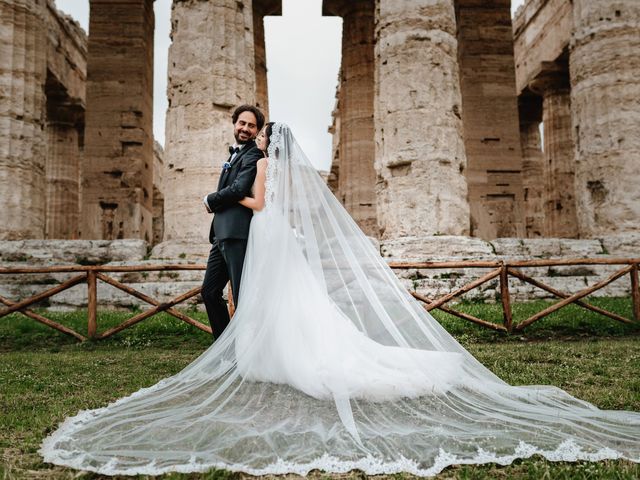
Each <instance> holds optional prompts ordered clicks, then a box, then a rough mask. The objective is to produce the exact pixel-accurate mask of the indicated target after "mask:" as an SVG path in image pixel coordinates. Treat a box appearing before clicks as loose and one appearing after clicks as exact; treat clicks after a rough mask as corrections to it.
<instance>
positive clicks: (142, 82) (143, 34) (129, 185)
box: [81, 0, 154, 241]
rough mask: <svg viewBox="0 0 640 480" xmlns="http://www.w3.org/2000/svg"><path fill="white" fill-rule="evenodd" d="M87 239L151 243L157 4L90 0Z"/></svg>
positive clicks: (83, 230)
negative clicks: (124, 239)
mask: <svg viewBox="0 0 640 480" xmlns="http://www.w3.org/2000/svg"><path fill="white" fill-rule="evenodd" d="M90 5H91V16H90V22H89V31H90V35H89V47H88V58H87V97H86V127H85V156H84V165H83V188H82V202H81V207H82V225H81V235H82V238H87V239H116V238H140V239H144V240H147V241H151V237H152V217H153V210H152V194H153V132H152V123H153V98H152V96H153V31H154V14H153V0H119V1H118V2H113V1H111V0H90Z"/></svg>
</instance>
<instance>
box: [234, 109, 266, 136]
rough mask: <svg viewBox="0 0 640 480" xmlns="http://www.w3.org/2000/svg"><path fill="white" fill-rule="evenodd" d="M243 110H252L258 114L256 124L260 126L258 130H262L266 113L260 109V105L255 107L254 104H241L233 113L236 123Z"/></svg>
mask: <svg viewBox="0 0 640 480" xmlns="http://www.w3.org/2000/svg"><path fill="white" fill-rule="evenodd" d="M242 112H251V113H253V114H254V115H255V116H256V126H257V127H258V131H260V130H262V127H263V126H264V114H263V113H262V112H261V111H260V109H259V108H258V107H254V106H253V105H240V106H239V107H238V108H236V109H235V110H234V111H233V115H231V121H232V122H233V124H235V123H236V122H237V121H238V117H239V116H240V114H241V113H242Z"/></svg>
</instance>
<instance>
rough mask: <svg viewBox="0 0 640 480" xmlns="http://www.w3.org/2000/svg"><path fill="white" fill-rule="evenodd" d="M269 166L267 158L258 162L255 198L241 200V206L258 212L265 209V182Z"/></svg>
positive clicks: (254, 187)
mask: <svg viewBox="0 0 640 480" xmlns="http://www.w3.org/2000/svg"><path fill="white" fill-rule="evenodd" d="M267 165H268V159H267V158H261V159H260V160H258V171H257V172H256V179H255V182H254V183H253V197H244V198H243V199H242V200H240V205H244V206H245V207H247V208H250V209H251V210H258V211H259V210H262V209H263V208H264V193H265V192H264V190H265V185H264V182H265V179H266V177H267Z"/></svg>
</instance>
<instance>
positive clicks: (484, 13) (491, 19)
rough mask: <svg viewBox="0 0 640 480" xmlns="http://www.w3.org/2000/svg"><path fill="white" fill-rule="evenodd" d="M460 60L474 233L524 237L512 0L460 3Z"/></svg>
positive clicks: (467, 1)
mask: <svg viewBox="0 0 640 480" xmlns="http://www.w3.org/2000/svg"><path fill="white" fill-rule="evenodd" d="M456 8H457V21H458V58H459V62H460V86H461V92H462V120H463V123H464V144H465V152H466V156H467V170H466V176H467V182H468V188H469V205H470V208H471V235H473V236H474V237H481V238H484V239H492V238H496V237H517V236H523V235H524V228H523V217H524V215H523V213H524V212H523V200H524V199H523V193H524V190H523V185H522V182H523V180H522V153H521V149H520V130H519V128H518V100H517V93H516V77H515V64H514V56H513V32H512V26H511V9H510V1H509V0H483V1H482V2H479V1H478V0H457V1H456Z"/></svg>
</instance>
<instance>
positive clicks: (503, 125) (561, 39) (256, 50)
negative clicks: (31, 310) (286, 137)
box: [0, 0, 640, 259]
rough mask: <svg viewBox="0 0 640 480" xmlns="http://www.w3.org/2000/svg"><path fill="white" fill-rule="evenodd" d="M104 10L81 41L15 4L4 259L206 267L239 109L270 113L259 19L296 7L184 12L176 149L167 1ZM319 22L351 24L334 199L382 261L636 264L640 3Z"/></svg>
mask: <svg viewBox="0 0 640 480" xmlns="http://www.w3.org/2000/svg"><path fill="white" fill-rule="evenodd" d="M90 6H91V15H90V28H89V30H90V35H89V36H87V35H86V34H85V32H84V31H83V30H82V29H81V28H80V27H79V26H78V25H77V23H75V22H74V21H73V20H71V19H70V18H69V17H68V16H65V15H64V14H62V13H61V12H59V11H57V10H56V8H55V5H54V2H53V0H0V59H1V62H2V69H1V70H0V128H1V129H0V191H1V192H2V198H3V200H4V205H3V207H4V208H2V209H0V240H38V239H65V240H70V239H85V240H117V239H136V240H142V241H146V242H147V244H148V245H155V248H154V251H153V252H154V253H153V255H154V256H155V257H158V258H174V259H175V258H177V257H178V255H179V252H182V253H181V254H180V258H184V256H183V254H184V252H187V256H189V254H191V253H193V252H195V255H199V256H203V255H205V254H206V250H207V247H206V233H207V231H208V224H209V217H205V216H204V214H203V211H202V208H201V205H200V202H199V199H200V198H201V197H202V196H203V195H204V193H206V192H208V191H210V190H211V188H212V186H213V185H216V183H217V173H218V172H217V171H216V169H215V168H214V163H213V162H214V159H218V158H224V155H225V154H224V151H225V148H226V143H227V142H228V139H229V138H230V137H231V125H230V122H229V113H230V111H231V109H232V108H233V107H234V106H236V105H237V104H239V103H244V102H246V103H254V104H256V105H258V106H260V107H261V108H263V109H264V110H265V112H268V101H267V98H268V97H267V76H266V72H267V65H266V54H265V41H264V26H263V21H262V19H263V17H264V16H267V15H281V13H282V12H281V8H282V7H281V1H279V0H253V1H251V0H174V1H173V6H172V41H173V42H172V45H171V47H170V50H169V71H168V77H169V79H168V80H169V81H168V91H167V94H168V100H169V108H168V111H167V118H166V143H165V145H164V150H163V148H162V147H161V146H159V145H157V144H156V145H154V140H153V134H152V113H153V112H152V110H153V98H152V83H153V48H154V45H153V32H154V14H153V0H119V1H117V2H113V1H109V0H90ZM323 15H330V16H340V17H341V18H342V19H343V39H342V66H341V71H340V78H339V86H338V89H337V95H336V104H335V109H334V114H333V125H331V126H330V131H331V132H332V133H333V138H334V141H333V163H332V166H331V172H329V174H328V183H329V185H330V187H331V188H332V190H333V191H334V193H335V194H336V196H337V197H338V198H339V199H340V200H341V202H342V203H343V204H344V205H345V207H346V208H347V210H348V211H349V212H350V213H351V215H352V216H353V217H354V219H355V220H356V221H357V222H358V224H359V225H360V226H361V227H362V228H363V230H365V231H366V232H367V234H368V235H370V236H372V237H375V238H377V239H379V241H380V244H381V252H382V253H383V254H384V255H387V256H390V257H395V258H407V257H415V258H417V257H420V258H424V257H425V256H426V255H430V254H431V253H434V252H435V253H439V254H440V256H447V255H448V256H455V255H463V256H464V255H466V256H467V257H469V258H478V257H483V256H487V255H493V254H500V253H497V252H502V254H505V255H508V254H509V253H510V252H509V248H508V246H509V245H511V246H512V247H513V248H514V249H515V250H514V254H519V253H522V254H523V255H526V252H533V251H539V250H540V248H542V247H540V245H547V244H545V243H544V242H545V241H547V240H548V245H552V244H553V245H556V244H558V241H557V240H551V239H557V238H562V239H565V240H562V242H564V243H562V242H561V243H562V244H563V245H565V246H566V245H569V244H571V240H567V239H583V240H575V241H576V242H579V241H584V242H586V243H585V244H584V245H587V244H588V245H590V246H589V247H588V248H587V247H585V248H582V247H575V245H579V243H574V244H571V245H574V247H575V248H574V247H565V250H564V252H574V253H575V252H581V254H585V255H589V254H595V253H600V254H608V253H610V254H616V253H618V251H616V248H617V246H622V247H621V250H620V251H619V252H620V254H623V253H626V254H629V252H631V253H635V252H637V247H638V245H640V236H638V235H637V228H638V225H640V187H639V185H638V184H639V181H640V55H639V54H638V52H640V2H638V1H637V0H617V1H615V2H605V1H594V0H528V1H527V2H526V3H525V4H524V5H523V6H522V7H520V9H519V10H518V12H517V13H516V16H515V18H514V19H513V20H512V18H511V12H510V1H509V0H483V1H477V0H411V1H404V0H359V1H357V2H354V1H349V0H324V1H323ZM280 120H286V119H280ZM541 125H542V127H541ZM541 132H542V135H541ZM505 238H506V239H514V238H515V239H518V240H517V241H515V243H514V241H513V240H501V239H505ZM616 238H618V239H620V240H619V241H615V239H616ZM487 242H492V243H491V245H492V246H491V247H489V246H488V245H489V243H487ZM531 242H533V243H531ZM536 242H537V243H536ZM540 242H542V243H540ZM567 242H569V243H567ZM603 242H606V244H607V248H605V247H604V245H605V244H604V243H603ZM616 242H617V243H616ZM445 244H446V245H447V246H448V247H447V248H446V249H444V250H442V249H441V248H440V247H439V245H445ZM496 245H498V247H496ZM527 245H537V246H536V247H528V246H527ZM558 245H559V244H558ZM479 246H480V247H479ZM516 250H517V252H519V253H515V251H516ZM542 251H549V252H554V253H553V255H555V256H558V255H562V254H563V251H562V249H558V248H556V247H555V246H552V247H549V248H548V249H545V248H542ZM492 252H493V253H492Z"/></svg>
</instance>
